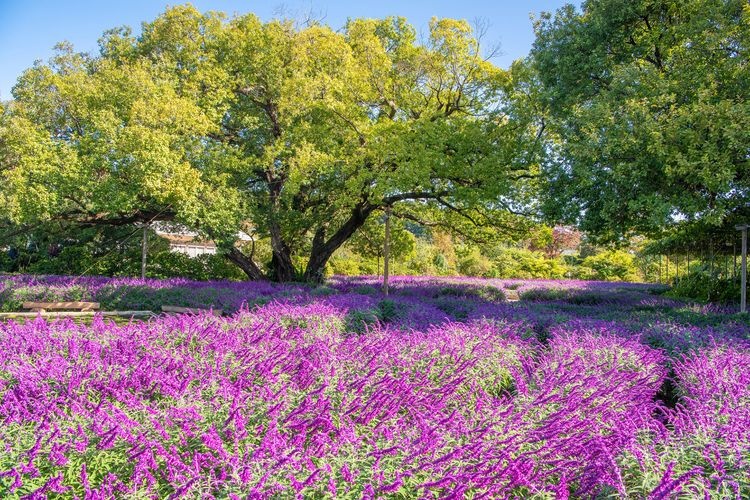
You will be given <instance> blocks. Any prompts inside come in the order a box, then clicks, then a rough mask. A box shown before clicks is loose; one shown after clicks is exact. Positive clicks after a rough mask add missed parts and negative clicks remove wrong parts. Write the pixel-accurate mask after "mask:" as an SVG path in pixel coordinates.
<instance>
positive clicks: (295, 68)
mask: <svg viewBox="0 0 750 500" xmlns="http://www.w3.org/2000/svg"><path fill="white" fill-rule="evenodd" d="M479 35H480V33H477V32H476V31H474V30H473V29H472V28H471V26H470V25H468V24H467V23H465V22H463V21H455V20H449V19H442V20H437V19H434V20H433V21H431V22H430V26H429V35H428V37H427V39H426V40H424V41H423V42H422V43H418V42H417V37H416V33H415V30H414V29H413V28H412V27H411V26H410V25H408V24H407V23H406V22H405V21H404V20H403V19H401V18H387V19H383V20H371V19H358V20H352V21H349V22H348V23H347V25H346V26H345V28H344V29H343V30H341V31H340V32H336V31H333V30H332V29H330V28H328V27H326V26H322V25H319V24H312V25H308V26H304V27H296V26H295V25H294V24H293V23H291V22H286V21H270V22H265V23H264V22H261V21H260V20H259V19H258V18H257V17H255V16H254V15H244V16H239V17H235V18H232V19H227V18H225V17H224V16H223V15H221V14H216V13H208V14H201V13H200V12H198V11H196V10H195V9H194V8H192V7H190V6H183V7H175V8H171V9H169V10H167V11H166V12H165V13H164V14H163V15H161V16H160V17H159V18H157V19H156V20H154V21H153V22H151V23H147V24H144V25H143V30H142V34H141V35H140V36H138V37H134V36H132V34H131V32H130V30H128V29H126V28H121V29H115V30H111V31H109V32H107V33H105V35H104V37H103V38H102V39H101V41H100V53H99V54H98V55H95V56H93V55H85V54H75V53H74V52H73V51H72V50H71V48H70V47H67V46H62V47H61V50H60V51H59V54H58V56H57V57H55V58H54V59H53V60H52V61H51V63H50V64H47V65H45V64H37V65H35V66H34V67H33V68H31V69H29V70H27V71H26V72H25V73H24V74H23V76H22V77H21V78H20V79H19V82H18V84H17V85H16V87H15V88H14V90H13V96H14V100H13V102H11V103H10V105H9V107H8V108H9V109H8V110H7V111H6V112H5V113H4V118H3V121H4V123H6V126H4V127H3V128H0V149H2V151H0V161H2V162H3V164H2V167H3V168H2V175H3V177H4V179H3V180H4V182H3V186H2V188H0V190H1V192H2V196H3V197H4V198H5V201H6V204H7V206H9V207H10V208H11V210H10V212H9V213H10V216H9V217H10V219H11V220H12V221H13V222H14V223H15V224H33V223H34V222H35V221H39V220H48V219H65V220H68V221H77V222H79V223H92V222H99V223H110V224H117V223H132V222H144V221H151V220H160V219H168V220H177V221H179V222H182V223H184V224H186V225H188V226H190V227H192V228H196V229H199V230H201V231H204V232H205V233H207V234H209V235H210V236H212V237H213V238H214V239H216V240H218V241H219V242H220V243H222V244H223V248H224V249H225V251H226V252H227V255H228V257H229V258H230V259H231V260H233V261H234V262H235V263H236V264H238V265H239V266H240V267H242V269H243V270H244V271H245V272H246V273H247V274H248V276H249V277H251V278H255V279H260V278H263V277H264V276H265V275H264V272H263V271H262V269H263V266H262V264H260V263H257V262H255V260H254V259H253V255H252V254H247V253H244V252H243V251H242V249H240V248H239V247H237V246H235V245H234V239H235V235H236V234H237V231H238V230H239V229H240V228H242V227H246V228H247V227H250V228H251V229H249V230H248V231H250V232H253V234H254V235H257V237H260V238H268V239H270V242H271V246H272V255H273V257H272V262H271V266H270V267H271V269H272V272H271V276H270V277H271V278H273V279H277V280H280V281H288V280H292V279H297V278H302V279H304V280H308V281H319V280H321V279H322V277H323V269H324V266H325V264H326V263H327V261H328V260H329V258H330V257H331V256H332V254H333V253H334V252H335V251H336V250H337V249H338V248H339V247H340V246H341V245H342V244H343V243H344V242H346V241H347V240H348V239H349V238H350V237H352V235H353V234H354V233H355V232H356V231H357V230H358V229H359V228H361V227H362V226H363V224H364V223H365V222H366V221H367V220H368V218H369V217H370V216H371V215H373V214H374V213H377V212H378V211H379V210H381V209H383V208H384V207H386V206H394V205H397V206H399V205H402V206H403V209H402V210H401V212H400V213H403V214H404V215H405V216H407V215H408V217H410V218H412V219H419V218H422V217H426V216H429V215H433V216H434V215H435V214H437V215H438V217H441V214H445V213H448V212H450V213H451V214H454V215H456V216H460V217H463V218H464V219H466V220H473V221H475V222H478V223H479V224H485V225H492V224H494V223H497V222H500V223H502V224H496V225H497V227H501V225H502V227H505V228H506V229H508V228H511V229H512V228H513V227H515V222H514V220H515V219H514V217H515V215H514V213H515V212H517V211H518V207H519V206H521V205H522V204H523V202H524V201H527V198H528V196H529V190H528V188H527V187H528V184H529V182H533V179H534V177H535V169H536V166H535V164H534V163H533V161H529V156H528V154H527V150H528V147H527V146H528V145H529V144H535V142H534V141H535V139H536V130H535V126H534V123H533V122H532V121H531V120H530V119H527V118H526V115H524V114H522V113H516V112H515V111H514V109H515V108H512V107H511V106H510V104H509V103H510V102H511V101H512V99H511V93H512V92H513V90H512V89H513V88H514V82H513V78H512V77H511V75H510V74H509V73H508V72H506V71H503V70H501V69H499V68H497V67H495V66H494V65H493V64H491V63H490V62H489V61H488V56H489V55H491V54H487V53H483V52H482V48H481V47H480V39H481V36H479ZM425 222H427V223H430V221H429V220H427V221H425ZM433 222H434V221H433ZM299 257H301V259H300V258H299ZM300 261H302V262H304V264H303V266H304V268H303V269H298V268H297V267H295V263H299V262H300Z"/></svg>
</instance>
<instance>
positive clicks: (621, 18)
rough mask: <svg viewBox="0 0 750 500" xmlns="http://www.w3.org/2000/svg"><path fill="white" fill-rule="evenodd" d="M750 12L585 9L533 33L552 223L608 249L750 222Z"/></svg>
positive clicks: (672, 2) (724, 7)
mask: <svg viewBox="0 0 750 500" xmlns="http://www.w3.org/2000/svg"><path fill="white" fill-rule="evenodd" d="M749 50H750V7H749V6H748V3H747V2H746V1H744V0H632V1H620V0H589V1H585V2H583V4H582V6H581V8H580V10H579V9H576V8H575V7H573V6H570V5H568V6H566V7H564V8H562V9H560V10H558V11H557V12H556V13H555V14H554V15H552V14H545V15H543V16H542V17H541V18H540V19H538V20H537V23H536V41H535V43H534V47H533V50H532V52H531V57H530V60H529V62H530V65H531V67H532V68H533V69H534V70H535V72H536V78H537V82H538V83H539V89H538V94H536V95H537V96H538V97H539V100H538V102H539V106H540V107H539V111H540V112H543V113H546V131H547V133H548V135H547V138H548V139H549V142H548V148H547V150H548V153H549V160H548V162H547V168H546V171H545V174H546V179H547V180H548V189H549V196H548V198H547V201H548V203H547V208H548V212H549V213H550V214H551V215H552V216H554V217H556V218H562V219H567V220H569V221H571V222H578V223H580V224H581V225H582V227H583V228H584V229H585V230H587V231H590V232H592V233H594V234H596V235H597V236H599V237H600V238H602V239H604V240H610V241H612V240H618V239H622V238H623V237H627V236H628V235H629V234H632V233H633V232H638V233H645V234H648V235H660V234H661V233H662V231H664V230H667V229H670V228H671V230H674V229H675V227H682V226H685V227H692V226H695V225H700V226H701V227H704V228H710V227H715V226H721V225H724V226H727V225H730V224H731V223H732V221H734V220H738V219H741V218H743V217H747V216H749V215H750V213H749V212H748V206H747V203H748V195H750V163H749V161H750V147H749V146H748V145H750V78H748V75H749V74H750V73H749V71H750V68H749V67H748V56H750V54H749V52H748V51H749Z"/></svg>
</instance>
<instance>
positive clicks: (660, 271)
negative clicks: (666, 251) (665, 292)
mask: <svg viewBox="0 0 750 500" xmlns="http://www.w3.org/2000/svg"><path fill="white" fill-rule="evenodd" d="M659 283H660V284H661V254H659Z"/></svg>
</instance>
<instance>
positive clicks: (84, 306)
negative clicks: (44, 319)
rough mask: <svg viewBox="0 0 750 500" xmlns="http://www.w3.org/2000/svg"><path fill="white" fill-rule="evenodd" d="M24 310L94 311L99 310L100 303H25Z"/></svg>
mask: <svg viewBox="0 0 750 500" xmlns="http://www.w3.org/2000/svg"><path fill="white" fill-rule="evenodd" d="M23 308H24V309H31V310H32V311H37V312H43V311H46V310H49V309H52V310H59V311H61V310H65V309H78V310H81V311H93V310H95V309H99V302H24V303H23Z"/></svg>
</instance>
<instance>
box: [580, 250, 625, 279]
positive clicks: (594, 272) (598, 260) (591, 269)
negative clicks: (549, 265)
mask: <svg viewBox="0 0 750 500" xmlns="http://www.w3.org/2000/svg"><path fill="white" fill-rule="evenodd" d="M576 273H577V277H578V278H581V279H589V280H602V281H638V279H639V275H638V268H637V266H636V261H635V258H634V256H633V255H632V254H630V253H628V252H625V251H622V250H606V251H604V252H600V253H598V254H596V255H591V256H589V257H586V258H585V259H583V262H581V264H580V266H579V267H578V269H577V270H576Z"/></svg>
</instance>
